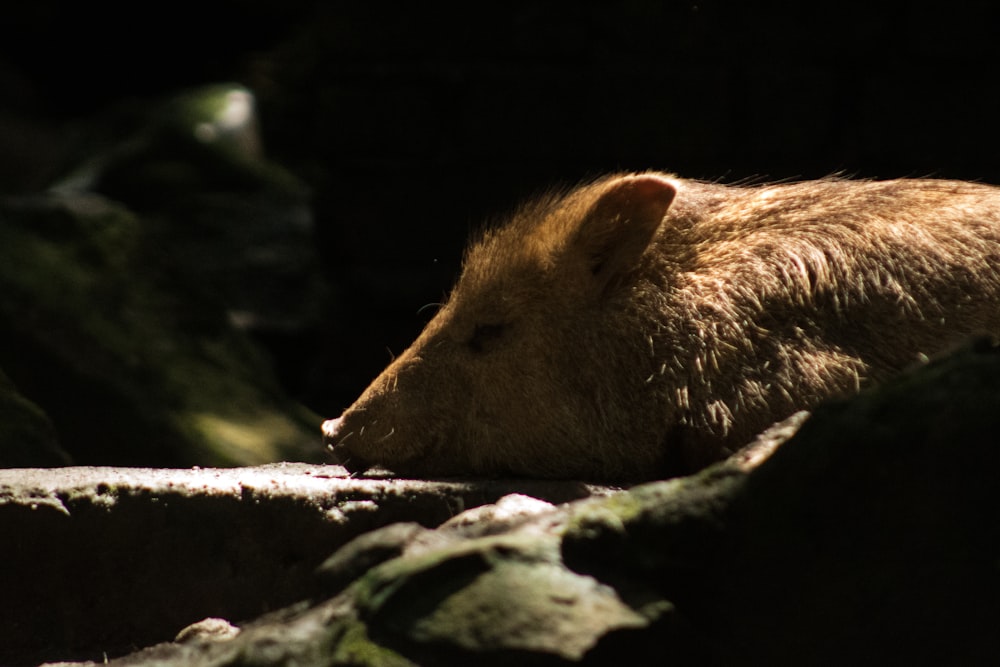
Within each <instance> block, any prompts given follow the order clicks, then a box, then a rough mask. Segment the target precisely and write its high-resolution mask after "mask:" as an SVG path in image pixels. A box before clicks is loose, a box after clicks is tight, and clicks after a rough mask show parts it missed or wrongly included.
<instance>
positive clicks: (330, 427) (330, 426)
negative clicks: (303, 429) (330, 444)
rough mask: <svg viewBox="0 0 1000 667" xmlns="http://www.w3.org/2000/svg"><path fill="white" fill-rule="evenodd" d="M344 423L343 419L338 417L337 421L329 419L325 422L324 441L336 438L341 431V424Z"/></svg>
mask: <svg viewBox="0 0 1000 667" xmlns="http://www.w3.org/2000/svg"><path fill="white" fill-rule="evenodd" d="M343 421H344V418H343V417H337V418H336V419H327V420H326V421H325V422H323V439H324V440H332V439H333V438H336V437H337V432H338V431H339V430H340V424H341V422H343Z"/></svg>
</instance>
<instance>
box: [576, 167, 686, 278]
mask: <svg viewBox="0 0 1000 667" xmlns="http://www.w3.org/2000/svg"><path fill="white" fill-rule="evenodd" d="M676 194H677V189H676V187H675V186H674V184H673V183H672V182H671V181H670V180H668V179H666V178H664V177H662V176H657V175H654V174H640V175H636V176H623V177H621V178H618V179H615V180H613V181H611V182H610V183H609V184H608V185H606V186H605V190H604V192H602V193H601V194H600V196H599V197H598V198H597V201H596V202H594V204H593V205H592V206H591V208H590V209H589V210H588V211H587V213H586V214H585V216H584V218H583V220H582V221H581V223H580V225H579V226H578V227H577V229H576V232H575V234H574V235H573V236H572V238H571V239H570V242H569V247H568V248H567V250H568V251H569V252H571V253H573V254H574V255H576V258H577V259H578V260H582V262H583V266H585V267H586V270H587V271H588V272H589V276H591V277H592V278H591V279H592V280H594V281H596V285H595V286H596V288H597V290H598V293H603V292H604V290H605V288H607V287H608V285H609V284H611V283H613V282H614V281H615V280H616V279H618V278H620V277H621V276H622V275H624V274H625V273H627V272H629V271H630V270H632V269H633V268H635V267H636V265H637V264H638V263H639V258H640V257H641V256H642V254H643V253H644V252H646V249H647V248H648V247H649V244H650V242H651V241H652V240H653V237H654V236H655V235H656V231H657V230H658V229H659V228H660V225H661V224H662V222H663V218H664V216H666V214H667V209H669V208H670V204H671V202H673V200H674V196H675V195H676ZM574 263H575V264H577V265H578V266H579V263H578V262H574Z"/></svg>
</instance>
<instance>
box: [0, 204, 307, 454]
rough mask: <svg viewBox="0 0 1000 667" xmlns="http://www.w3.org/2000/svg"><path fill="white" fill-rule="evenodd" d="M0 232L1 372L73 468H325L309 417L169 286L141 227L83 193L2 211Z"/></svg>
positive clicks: (225, 332) (218, 319)
mask: <svg viewBox="0 0 1000 667" xmlns="http://www.w3.org/2000/svg"><path fill="white" fill-rule="evenodd" d="M0 220H2V224H0V366H2V367H3V368H4V370H5V371H6V372H7V373H8V374H9V376H10V377H11V379H12V380H13V381H14V382H15V383H16V384H17V386H18V388H19V389H20V390H21V391H22V392H23V393H24V395H25V396H27V397H29V398H30V399H31V400H32V401H34V402H35V403H37V404H38V405H39V406H41V408H42V409H44V410H45V411H46V413H47V414H48V415H49V416H50V418H51V419H52V422H53V424H54V425H55V428H56V431H57V433H58V434H59V437H60V441H61V442H62V443H63V445H64V447H65V448H66V449H67V450H68V451H69V452H70V454H71V455H72V456H73V458H74V460H76V461H78V462H80V463H104V464H120V465H163V466H169V465H174V466H185V465H212V464H214V465H223V466H225V465H241V464H251V463H263V462H270V461H275V460H280V459H298V460H307V461H308V460H312V461H320V460H323V459H325V454H324V453H323V452H322V451H321V448H320V445H319V438H318V436H317V435H316V434H317V432H318V431H317V429H318V427H319V423H320V420H319V418H318V417H316V416H315V415H313V414H311V413H310V412H309V411H307V410H305V409H304V408H302V407H301V406H299V405H297V404H295V403H294V402H293V401H291V400H290V399H288V398H287V396H285V395H284V392H283V391H282V390H281V389H280V387H279V386H278V383H277V381H276V379H275V378H274V377H273V374H272V371H271V369H270V367H269V365H268V362H267V360H266V359H265V358H264V356H263V355H262V353H261V351H260V350H259V349H258V348H257V347H256V346H255V345H254V344H253V343H252V342H251V341H250V340H249V339H248V338H247V337H246V336H245V335H243V334H242V333H240V332H239V331H237V330H235V329H234V328H233V327H232V326H231V325H230V323H229V322H228V321H227V319H226V314H225V311H224V309H223V308H221V307H220V306H219V304H218V303H217V302H215V301H213V300H212V299H210V298H208V297H207V296H206V295H205V294H204V293H203V292H198V291H192V290H187V289H185V288H184V286H183V285H182V284H180V283H176V282H174V281H172V279H171V278H170V275H171V271H169V270H167V267H165V266H164V264H163V263H162V261H161V260H160V259H159V258H160V257H161V256H162V254H163V247H164V245H163V244H161V243H160V239H159V238H158V237H157V236H156V235H155V234H153V235H151V234H150V233H149V229H148V226H147V225H146V221H145V220H143V219H141V218H138V217H136V216H135V215H134V214H133V213H132V212H130V211H129V210H127V209H124V208H123V207H121V206H120V205H118V204H116V203H114V202H111V201H109V200H107V199H104V198H102V197H98V196H95V195H89V194H80V195H45V196H37V197H20V198H10V199H7V200H4V201H2V202H0ZM53 378H58V382H54V381H53Z"/></svg>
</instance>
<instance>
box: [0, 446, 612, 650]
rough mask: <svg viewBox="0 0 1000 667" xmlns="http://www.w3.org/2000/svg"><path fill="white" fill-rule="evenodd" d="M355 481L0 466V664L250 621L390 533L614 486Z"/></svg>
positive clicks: (314, 470) (310, 589) (328, 475)
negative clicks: (361, 543)
mask: <svg viewBox="0 0 1000 667" xmlns="http://www.w3.org/2000/svg"><path fill="white" fill-rule="evenodd" d="M346 474H347V473H346V471H345V470H344V469H343V468H340V467H338V466H312V465H306V464H275V465H271V466H263V467H258V468H237V469H193V470H169V469H129V468H60V469H53V470H41V469H34V470H31V469H11V470H0V543H2V544H4V545H5V555H4V567H3V568H2V569H0V590H3V591H4V600H5V604H4V605H3V608H2V609H0V647H2V649H0V664H5V665H6V664H14V663H16V662H17V661H18V660H21V664H31V660H30V659H27V660H23V656H38V657H39V658H42V657H50V658H56V657H66V656H68V655H74V654H75V655H87V654H89V655H92V656H94V657H99V656H100V655H101V652H102V651H106V652H107V653H109V654H111V655H115V654H120V653H123V652H127V651H128V650H129V649H130V647H132V648H134V647H139V646H144V645H149V644H154V643H156V642H159V641H167V640H169V639H171V638H172V637H173V636H175V635H176V634H177V633H178V632H179V631H180V630H181V629H182V628H184V627H185V626H188V625H190V624H191V623H194V622H196V621H199V620H201V619H203V618H205V617H222V618H225V619H226V620H229V621H234V622H242V621H246V620H248V619H251V618H254V617H256V616H258V615H260V614H262V613H264V612H266V611H269V610H273V609H278V608H280V607H282V606H284V605H288V604H292V603H294V602H296V601H299V600H304V599H308V598H312V597H313V596H315V595H317V594H318V593H319V592H320V591H323V590H327V589H328V588H329V582H328V581H327V582H325V584H324V582H323V581H322V580H320V579H317V578H316V577H315V576H314V574H313V570H314V569H315V568H316V567H317V566H318V565H319V564H320V563H322V561H323V560H324V559H325V558H326V557H328V556H329V555H330V554H331V553H333V551H334V550H335V549H337V548H338V547H339V546H340V545H342V544H343V543H344V542H346V541H348V540H349V539H350V538H352V537H355V536H357V535H359V534H361V533H364V532H365V531H369V530H372V529H374V528H377V527H379V526H382V525H385V524H387V523H392V522H398V521H419V522H420V523H422V524H423V525H425V526H434V525H437V524H440V523H442V522H444V521H446V520H447V519H449V518H451V517H452V516H454V515H456V514H458V513H459V512H461V511H462V510H464V509H465V508H467V507H472V506H477V505H482V504H485V503H491V502H494V501H496V500H497V499H499V498H500V497H502V496H504V495H506V494H508V493H511V492H520V493H524V494H529V495H531V496H534V497H538V498H547V499H548V500H550V501H552V502H563V501H566V500H572V499H575V498H580V497H586V496H588V495H590V494H592V493H601V492H605V491H606V490H604V489H602V488H601V487H593V486H587V485H583V484H577V483H572V482H567V483H545V482H538V481H532V480H524V481H516V480H497V481H494V482H489V481H486V482H464V481H441V482H433V481H419V480H397V479H393V480H383V479H351V478H348V477H347V476H346ZM348 583H349V582H348ZM47 650H51V651H53V653H52V654H49V655H46V654H45V651H47ZM19 656H21V657H19ZM36 662H37V660H36Z"/></svg>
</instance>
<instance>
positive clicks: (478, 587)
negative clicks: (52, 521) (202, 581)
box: [0, 341, 1000, 666]
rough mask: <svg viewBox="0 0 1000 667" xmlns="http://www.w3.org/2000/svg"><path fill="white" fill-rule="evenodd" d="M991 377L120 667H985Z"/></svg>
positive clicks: (422, 557)
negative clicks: (664, 664) (751, 461)
mask: <svg viewBox="0 0 1000 667" xmlns="http://www.w3.org/2000/svg"><path fill="white" fill-rule="evenodd" d="M998 377H1000V349H998V348H997V347H995V346H994V345H993V344H991V343H989V342H988V341H980V342H977V343H975V344H973V345H971V346H969V347H967V348H965V349H963V350H960V351H959V352H958V353H957V354H955V355H953V356H951V357H949V358H945V359H941V360H936V361H933V362H931V363H929V364H927V365H925V366H924V367H922V368H919V369H917V370H916V371H915V372H912V373H910V374H907V375H906V376H904V377H902V378H900V379H899V380H898V381H895V382H892V383H889V384H888V385H886V386H885V387H884V388H882V389H880V390H877V391H869V392H865V393H863V394H862V395H860V396H858V397H856V398H854V399H851V400H849V401H844V402H842V403H835V404H830V405H827V406H825V407H822V408H821V409H819V410H818V411H817V412H816V414H815V415H814V416H813V417H812V418H810V419H809V420H807V421H805V423H804V424H802V425H801V427H800V429H799V431H798V433H797V434H796V435H794V436H793V437H791V438H790V439H789V440H787V441H786V442H784V444H782V445H780V446H779V447H778V448H777V449H776V450H775V451H774V453H773V454H772V455H771V456H770V457H768V458H766V459H764V460H762V461H761V462H759V463H758V464H757V465H756V467H751V466H748V465H747V463H746V460H745V459H742V458H737V459H734V460H733V461H730V462H725V463H722V464H719V465H717V466H714V467H712V468H709V469H707V470H705V471H703V472H702V473H699V474H697V475H694V476H692V477H688V478H680V479H675V480H668V481H663V482H654V483H651V484H646V485H642V486H638V487H634V488H632V489H628V490H625V491H622V492H620V493H615V494H612V495H608V496H606V497H589V498H583V499H580V500H577V501H574V502H570V503H567V504H561V505H555V506H549V505H546V504H543V503H535V502H530V501H528V502H526V501H525V500H524V499H523V498H518V497H508V498H506V499H503V500H502V501H501V502H500V503H497V504H496V505H494V506H492V507H489V508H486V507H481V508H476V509H470V510H469V513H468V514H466V515H464V516H463V515H461V514H459V515H458V516H456V517H454V518H452V519H451V520H450V521H448V522H445V523H443V524H441V522H424V523H423V525H422V526H416V525H414V524H413V523H412V522H411V523H404V524H396V525H394V526H393V525H390V526H387V527H385V528H383V529H382V530H380V531H377V532H375V533H370V534H368V535H365V536H363V537H360V538H358V539H356V540H355V541H353V542H350V543H348V544H347V545H346V546H344V547H343V548H342V549H341V550H340V551H339V552H338V553H337V554H336V555H334V556H333V557H332V558H331V559H329V560H327V561H326V564H325V565H324V566H323V568H321V569H320V571H319V573H318V575H317V576H316V578H315V581H316V582H317V586H316V588H315V589H314V590H315V591H317V593H316V595H315V596H314V597H312V598H311V599H308V600H303V601H301V602H299V603H297V604H293V605H290V606H287V607H285V608H284V609H282V610H280V611H277V612H275V613H272V614H269V615H265V616H261V617H259V618H258V619H256V620H252V621H250V622H245V623H244V622H240V621H235V622H236V624H237V625H239V627H240V629H241V631H240V632H239V634H238V635H236V636H234V637H233V638H232V639H229V640H223V641H214V642H207V641H206V642H196V643H194V644H174V643H164V644H161V645H158V646H154V647H151V648H149V649H145V650H143V651H140V652H137V653H134V654H132V655H129V656H125V657H122V658H120V659H118V660H114V661H112V664H116V665H119V666H124V665H196V666H209V665H211V666H223V665H234V666H235V665H244V664H248V662H249V663H252V664H256V665H281V664H298V665H345V664H350V665H414V664H419V665H449V664H468V663H474V664H479V665H509V664H512V662H517V663H518V664H529V665H559V664H590V665H603V664H644V663H649V662H651V661H654V660H655V661H660V660H667V661H668V662H669V663H670V664H676V665H732V664H741V665H742V664H746V665H785V664H795V665H798V664H808V665H844V664H917V665H922V664H927V665H937V664H962V665H987V664H992V661H994V660H995V656H996V654H997V652H998V651H1000V636H998V635H997V633H996V627H997V623H998V622H1000V611H998V609H997V606H996V600H997V599H1000V570H998V568H997V566H996V554H997V553H1000V522H998V521H997V517H998V515H1000V500H998V496H997V490H996V482H995V479H996V474H997V470H998V469H1000V449H998V448H997V447H995V434H996V431H997V415H996V405H998V404H1000V382H998V381H997V378H998ZM783 428H787V425H786V427H783ZM781 437H783V435H780V434H779V436H775V435H774V434H772V439H775V438H776V439H779V440H780V439H781ZM266 470H267V469H266ZM290 472H291V471H290ZM300 472H309V469H306V470H301V471H300ZM312 472H313V476H315V471H312ZM38 474H40V475H41V474H44V473H38ZM265 477H266V475H265ZM330 481H331V482H332V481H333V480H330ZM341 481H344V482H349V483H356V482H354V481H353V480H337V482H338V484H339V483H340V482H341ZM360 481H364V480H360ZM360 481H359V482H360ZM247 482H250V484H249V486H251V487H253V483H252V481H251V480H250V479H248V480H247ZM317 483H319V484H320V486H322V484H323V483H320V482H319V480H313V481H311V482H309V483H308V484H307V486H308V487H309V488H310V489H311V490H310V494H311V495H312V496H313V497H314V498H317V499H318V498H322V495H321V494H317V493H316V489H315V488H314V487H312V486H311V485H314V484H317ZM378 483H379V484H385V483H386V480H381V481H379V482H378ZM396 483H397V484H398V483H401V482H396ZM449 484H453V483H449ZM462 484H465V483H462ZM469 484H472V483H469ZM484 484H494V485H495V484H497V483H484ZM472 486H473V487H475V486H476V484H472ZM388 488H392V487H386V489H384V490H387V489H388ZM414 488H416V487H414ZM451 488H452V489H454V487H451ZM493 488H494V490H498V488H497V487H496V486H494V487H493ZM506 490H508V491H511V490H513V489H511V488H510V487H509V486H508V488H507V489H506ZM520 493H521V494H527V495H531V496H536V497H545V496H544V495H543V494H539V493H538V489H534V490H533V489H530V488H527V487H526V488H523V489H521V490H520ZM37 495H38V496H39V499H40V500H41V501H44V498H45V495H46V494H45V493H44V492H40V493H38V494H37ZM390 496H391V494H390V495H389V496H386V497H390ZM415 497H419V494H417V496H415ZM480 498H482V496H480ZM411 500H412V497H411ZM548 500H550V501H553V500H558V499H557V498H554V497H551V496H550V497H549V498H548ZM60 502H62V503H63V504H65V501H62V500H60ZM313 502H314V503H318V505H316V507H319V506H322V505H323V502H322V501H318V500H314V501H313ZM383 502H384V501H383ZM390 505H392V503H388V504H385V507H386V508H387V509H388V507H389V506H390ZM43 506H44V504H43V502H42V503H40V504H39V507H40V509H41V508H42V507H43ZM517 507H520V508H521V510H516V511H511V510H512V508H517ZM522 510H526V511H522ZM48 511H51V512H53V513H55V514H60V511H59V506H58V503H53V506H52V507H51V508H50V509H49V510H48ZM312 511H318V510H317V509H314V510H312ZM327 511H329V510H327ZM494 518H495V519H496V521H497V523H495V524H494V523H492V522H493V520H494ZM437 524H441V525H440V527H438V528H436V529H434V530H431V529H430V527H431V525H437ZM314 539H315V536H314ZM243 546H244V548H246V545H245V544H244V545H243ZM213 557H217V556H216V555H215V554H213ZM352 563H353V566H352ZM361 572H363V573H362V574H360V575H359V576H357V577H356V578H355V579H354V581H353V582H351V583H348V584H347V585H346V587H343V586H342V584H343V582H345V581H347V580H348V579H351V577H353V576H355V574H357V573H361ZM331 575H335V576H334V578H335V579H337V577H339V579H338V580H337V585H336V586H331V579H330V578H329V577H330V576H331ZM309 576H313V575H309ZM308 578H309V577H308V576H307V577H306V579H308ZM255 586H256V587H257V590H260V589H261V587H260V586H259V585H256V584H255ZM224 618H226V620H227V621H233V619H232V618H228V617H225V616H224ZM0 627H2V626H0ZM170 636H172V635H170ZM168 638H169V637H168Z"/></svg>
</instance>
